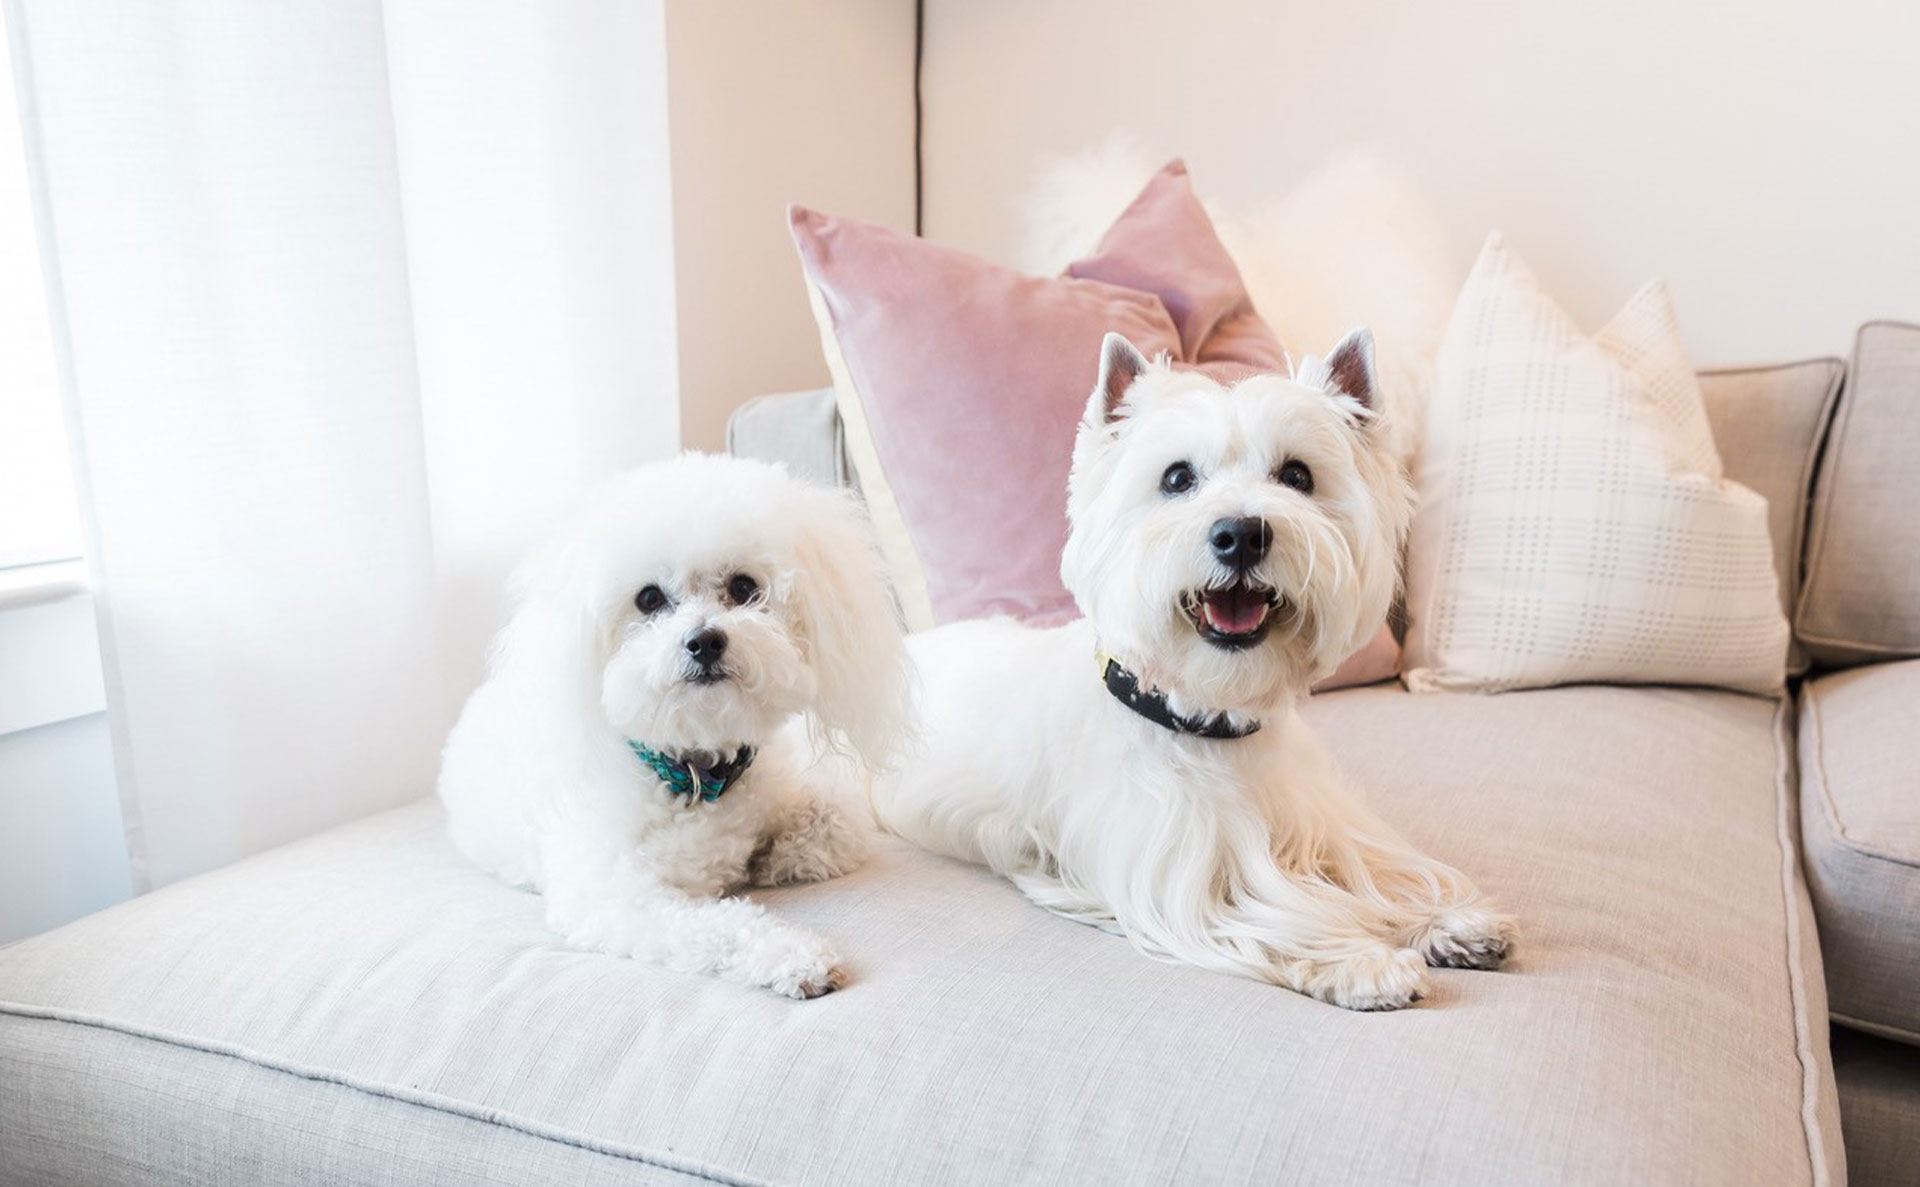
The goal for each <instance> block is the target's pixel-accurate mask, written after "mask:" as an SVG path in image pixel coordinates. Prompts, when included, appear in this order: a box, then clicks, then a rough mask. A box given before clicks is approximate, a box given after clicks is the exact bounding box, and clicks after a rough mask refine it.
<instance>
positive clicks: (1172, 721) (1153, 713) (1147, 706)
mask: <svg viewBox="0 0 1920 1187" xmlns="http://www.w3.org/2000/svg"><path fill="white" fill-rule="evenodd" d="M1096 658H1097V659H1098V660H1099V661H1100V678H1101V680H1102V681H1103V682H1105V684H1106V686H1107V691H1108V692H1110V693H1112V694H1113V699H1114V700H1116V701H1119V702H1120V703H1121V704H1123V705H1125V706H1126V707H1127V708H1129V709H1131V710H1133V711H1134V712H1135V713H1138V714H1139V715H1140V716H1142V717H1144V718H1146V719H1147V720H1148V721H1151V722H1152V723H1153V724H1155V725H1157V726H1159V727H1161V728H1162V729H1169V730H1172V731H1173V732H1174V733H1176V734H1191V735H1193V736H1194V737H1196V738H1218V739H1221V740H1223V741H1231V740H1233V739H1235V738H1244V737H1246V736H1247V735H1248V734H1252V733H1257V732H1259V729H1260V723H1259V722H1257V721H1250V722H1248V723H1247V724H1245V725H1236V724H1235V723H1234V721H1233V719H1232V718H1230V717H1228V716H1227V715H1226V714H1225V713H1216V714H1214V715H1213V716H1211V717H1184V716H1182V715H1181V714H1178V713H1175V712H1174V711H1173V710H1172V709H1171V708H1169V707H1168V706H1167V698H1166V697H1165V696H1163V695H1161V694H1160V693H1157V692H1154V691H1153V690H1152V689H1144V688H1141V687H1140V678H1139V677H1137V676H1135V675H1134V674H1133V673H1132V672H1129V671H1127V670H1126V669H1125V668H1123V667H1121V666H1120V661H1119V660H1117V659H1115V658H1113V657H1112V656H1110V655H1108V654H1107V653H1106V652H1104V651H1102V652H1100V653H1098V655H1097V656H1096Z"/></svg>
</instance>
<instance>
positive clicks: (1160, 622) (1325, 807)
mask: <svg viewBox="0 0 1920 1187" xmlns="http://www.w3.org/2000/svg"><path fill="white" fill-rule="evenodd" d="M1375 388H1376V383H1375V376H1374V370H1373V347H1372V339H1371V337H1370V335H1369V334H1368V333H1367V332H1366V331H1365V330H1356V331H1354V332H1353V333H1351V334H1349V335H1348V336H1347V337H1346V338H1344V339H1343V340H1342V341H1341V342H1340V344H1339V345H1338V346H1336V347H1335V348H1334V349H1333V351H1332V352H1331V353H1330V354H1329V355H1328V356H1327V357H1326V359H1324V360H1318V361H1316V360H1308V362H1307V364H1306V365H1304V366H1303V367H1302V368H1301V371H1300V373H1299V375H1298V376H1297V377H1296V378H1286V377H1282V376H1278V375H1261V376H1255V377H1252V378H1248V379H1245V380H1243V381H1241V382H1238V383H1236V384H1234V385H1233V386H1232V387H1223V386H1222V385H1221V384H1219V383H1216V382H1214V381H1213V380H1212V379H1210V378H1208V377H1207V376H1205V375H1203V374H1199V373H1197V372H1192V371H1180V370H1174V369H1170V368H1169V367H1167V366H1165V365H1150V364H1149V363H1148V362H1147V361H1146V360H1145V359H1143V358H1142V357H1141V356H1140V354H1139V352H1138V351H1136V350H1135V349H1134V348H1133V346H1132V345H1131V344H1130V343H1129V342H1127V340H1126V339H1124V338H1122V337H1120V336H1119V335H1113V334H1110V335H1108V337H1107V339H1106V342H1105V343H1104V344H1103V347H1102V352H1101V360H1100V372H1099V380H1098V383H1097V385H1096V387H1095V389H1094V392H1093V395H1092V398H1091V399H1090V400H1089V401H1088V404H1087V410H1086V415H1085V417H1084V419H1083V420H1082V422H1081V425H1080V428H1079V431H1078V439H1077V441H1076V443H1075V446H1074V453H1073V465H1072V473H1071V477H1070V479H1069V484H1068V517H1069V520H1070V525H1071V526H1070V532H1069V537H1068V540H1067V545H1066V550H1065V553H1064V555H1063V556H1062V559H1061V575H1062V577H1063V578H1064V580H1065V582H1066V586H1067V588H1068V589H1069V590H1070V591H1071V592H1072V593H1073V596H1074V598H1075V600H1076V601H1077V602H1078V603H1079V606H1080V609H1081V610H1082V612H1083V613H1084V614H1085V618H1083V619H1080V620H1078V621H1075V622H1072V623H1069V624H1067V625H1065V626H1061V627H1056V628H1053V629H1050V630H1038V629H1032V628H1027V627H1023V626H1020V625H1018V624H1016V623H1013V622H1011V621H1008V620H1005V619H1000V620H994V621H987V622H969V623H960V624H955V625H952V626H947V627H942V628H940V629H938V630H935V631H931V632H928V633H927V634H925V635H921V636H918V637H916V638H915V639H914V640H912V641H911V643H910V650H911V651H912V653H913V654H914V656H915V658H916V659H917V660H918V662H919V665H920V672H921V680H922V684H923V699H924V706H925V708H924V719H923V725H922V728H923V733H924V738H923V745H924V748H925V754H924V757H922V758H920V759H917V760H916V761H914V762H912V763H910V764H908V765H907V766H906V768H905V769H904V770H903V771H902V772H901V773H900V774H899V776H898V777H896V778H893V779H891V780H885V781H882V782H881V783H879V784H877V785H876V787H875V788H874V794H875V804H874V806H875V809H876V811H877V813H878V814H879V816H880V819H881V821H882V822H883V823H884V824H886V825H887V826H888V827H889V828H891V829H892V830H894V831H895V832H898V833H900V834H901V835H903V836H905V837H907V838H908V839H909V840H912V841H915V842H917V843H919V844H920V845H922V846H924V847H926V848H929V849H933V850H935V851H938V852H942V853H947V854H950V855H953V856H956V857H960V858H964V859H967V860H970V861H975V862H980V863H983V864H985V865H988V866H991V867H992V868H993V869H995V870H997V871H999V872H1000V873H1002V874H1004V875H1006V876H1007V877H1009V878H1010V879H1012V880H1013V882H1014V883H1015V884H1016V885H1018V886H1019V887H1020V889H1021V890H1022V891H1024V892H1025V893H1026V895H1027V896H1028V897H1029V898H1031V899H1032V900H1033V901H1034V902H1036V903H1039V904H1040V905H1041V906H1043V907H1046V908H1048V909H1050V910H1053V911H1056V912H1059V913H1060V914H1062V915H1066V916H1068V917H1070V918H1074V919H1078V920H1082V921H1084V922H1087V923H1092V924H1095V925H1097V926H1101V927H1104V928H1106V929H1108V930H1112V931H1117V932H1119V933H1121V934H1123V935H1125V936H1126V937H1127V938H1128V939H1130V940H1131V941H1132V942H1133V943H1134V944H1135V945H1136V946H1138V947H1139V948H1141V949H1142V950H1144V951H1146V952H1148V953H1150V954H1153V955H1156V956H1160V957H1164V958H1169V959H1174V960H1180V961H1186V962H1190V963H1192V964H1196V965H1201V966H1204V967H1206V968H1211V969H1218V970H1222V971H1226V972H1231V973H1238V974H1242V975H1245V976H1250V977H1256V978H1259V979H1261V980H1265V981H1269V982H1272V983H1275V984H1279V985H1284V986H1286V987H1288V988H1290V989H1295V990H1298V991H1300V992H1302V993H1306V994H1310V995H1312V996H1314V997H1317V998H1320V999H1321V1000H1323V1001H1328V1002H1332V1003H1334V1004H1336V1005H1340V1006H1345V1007H1348V1008H1350V1009H1359V1010H1383V1009H1396V1008H1398V1007H1401V1006H1405V1005H1408V1004H1409V1003H1411V1002H1414V1001H1417V1000H1418V999H1419V998H1420V996H1421V994H1422V992H1423V991H1424V989H1425V987H1426V967H1427V965H1429V964H1433V965H1444V966H1452V967H1469V968H1491V967H1493V966H1495V965H1497V964H1499V963H1500V961H1501V960H1502V959H1503V958H1504V956H1505V955H1506V952H1507V950H1508V948H1509V946H1510V945H1511V944H1512V942H1513V929H1512V925H1511V924H1510V923H1509V922H1508V920H1506V919H1505V918H1504V917H1502V916H1500V915H1497V914H1495V913H1494V912H1493V911H1492V910H1491V909H1489V907H1488V906H1487V905H1486V904H1485V903H1484V902H1482V901H1481V899H1480V896H1479V895H1478V893H1477V892H1476V891H1475V890H1474V888H1473V886H1472V884H1470V883H1469V882H1468V881H1467V879H1466V878H1465V877H1464V876H1462V875H1461V874H1459V873H1458V872H1456V871H1454V870H1452V869H1450V868H1448V867H1447V866H1445V865H1442V864H1441V863H1440V862H1437V861H1434V860H1433V859H1431V858H1428V857H1425V856H1423V855H1421V854H1420V853H1419V852H1417V851H1416V850H1414V849H1413V848H1412V847H1411V846H1409V845H1408V844H1407V843H1406V842H1405V841H1403V840H1401V839H1400V838H1399V836H1397V835H1396V834H1395V833H1394V831H1393V830H1392V829H1391V828H1389V827H1388V826H1387V825H1386V824H1384V823H1383V822H1382V821H1381V820H1380V819H1379V818H1378V817H1376V816H1375V815H1374V814H1373V813H1372V812H1371V811H1369V810H1368V809H1367V808H1366V806H1365V805H1364V804H1363V803H1362V802H1361V800H1360V799H1359V798H1358V797H1357V796H1355V795H1354V794H1353V793H1352V792H1351V791H1349V790H1348V789H1347V787H1345V786H1344V785H1343V784H1342V782H1341V780H1340V778H1339V776H1338V774H1337V773H1336V771H1335V769H1334V767H1333V765H1332V763H1331V761H1330V760H1329V758H1328V757H1327V755H1326V754H1325V753H1324V752H1323V751H1322V749H1321V747H1320V746H1319V744H1318V743H1317V742H1316V741H1315V739H1314V737H1313V735H1312V734H1311V733H1310V732H1309V731H1308V729H1307V727H1306V725H1305V724H1304V723H1303V722H1302V721H1301V719H1300V717H1299V714H1298V713H1297V712H1296V706H1297V704H1298V703H1299V701H1300V700H1301V698H1302V697H1304V696H1305V695H1306V693H1307V689H1308V687H1309V686H1310V685H1311V684H1312V683H1313V682H1314V681H1315V680H1318V679H1320V678H1322V677H1324V676H1326V675H1327V674H1329V673H1330V672H1332V671H1333V670H1334V668H1335V667H1336V666H1337V665H1338V664H1339V663H1340V661H1341V660H1342V659H1343V658H1345V657H1346V656H1347V655H1348V654H1349V653H1351V652H1352V651H1353V650H1354V649H1355V648H1357V647H1358V646H1360V644H1361V643H1362V642H1363V641H1364V640H1365V639H1366V638H1367V637H1368V636H1369V635H1370V634H1371V633H1372V632H1373V631H1375V630H1376V629H1377V628H1378V627H1379V624H1380V622H1381V620H1382V619H1383V617H1384V616H1385V615H1386V612H1387V608H1388V603H1389V602H1390V601H1391V599H1392V597H1393V592H1394V588H1395V584H1396V578H1397V563H1396V562H1397V554H1398V549H1399V545H1400V542H1401V540H1402V539H1403V538H1404V536H1405V534H1406V529H1407V522H1408V519H1409V516H1410V514H1411V510H1410V508H1411V493H1410V490H1409V488H1408V484H1407V482H1406V479H1405V478H1404V476H1403V475H1402V473H1401V472H1400V470H1399V468H1398V467H1397V466H1396V465H1395V464H1394V462H1393V461H1392V459H1391V458H1390V457H1389V456H1388V454H1387V452H1386V450H1385V449H1384V448H1383V442H1382V439H1381V438H1382V433H1381V426H1380V424H1379V422H1378V419H1377V418H1376V417H1375V416H1374V414H1373V411H1372V408H1371V405H1372V403H1373V399H1374V392H1375ZM1096 657H1097V663H1096Z"/></svg>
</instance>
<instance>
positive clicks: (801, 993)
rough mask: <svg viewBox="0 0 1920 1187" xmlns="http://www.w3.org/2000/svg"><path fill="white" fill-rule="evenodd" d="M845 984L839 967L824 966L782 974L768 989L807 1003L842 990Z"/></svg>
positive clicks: (842, 971) (843, 970) (843, 975)
mask: <svg viewBox="0 0 1920 1187" xmlns="http://www.w3.org/2000/svg"><path fill="white" fill-rule="evenodd" d="M846 984H847V971H846V970H845V969H843V968H841V967H840V966H839V965H833V964H824V965H812V966H810V967H808V968H805V969H796V970H794V971H792V972H791V973H786V974H783V975H782V976H780V977H778V978H776V979H775V981H774V983H773V985H771V986H770V987H769V988H771V989H773V990H774V991H775V992H776V993H782V994H785V995H786V996H787V997H790V998H793V999H794V1000H795V1001H807V1000H808V999H810V998H816V997H823V996H825V995H826V994H829V993H832V992H833V991H834V990H836V989H843V988H845V987H846Z"/></svg>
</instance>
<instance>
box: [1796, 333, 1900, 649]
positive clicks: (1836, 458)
mask: <svg viewBox="0 0 1920 1187" xmlns="http://www.w3.org/2000/svg"><path fill="white" fill-rule="evenodd" d="M1916 506H1920V325H1903V324H1901V323H1898V322H1869V323H1867V324H1866V325H1864V326H1862V327H1861V328H1860V332H1859V334H1858V336H1857V337H1856V338H1855V339H1854V348H1853V366H1852V368H1851V370H1850V372H1849V374H1848V379H1847V386H1846V390H1845V391H1844V392H1843V393H1842V394H1841V397H1840V410H1839V412H1838V414H1837V415H1836V416H1835V419H1834V422H1833V439H1832V443H1831V444H1830V445H1829V446H1828V449H1827V454H1826V458H1825V461H1824V462H1823V463H1822V465H1821V467H1820V477H1819V480H1818V483H1817V486H1816V488H1815V490H1814V497H1813V526H1812V528H1811V529H1810V532H1809V535H1808V539H1807V579H1806V588H1805V590H1804V591H1802V593H1801V595H1800V606H1799V614H1798V617H1797V618H1796V620H1795V623H1794V633H1795V634H1797V635H1798V636H1799V637H1800V641H1801V642H1802V643H1803V644H1804V645H1805V646H1806V648H1807V650H1808V651H1809V653H1811V655H1812V656H1813V658H1814V660H1815V661H1816V662H1818V663H1820V664H1822V665H1825V666H1840V665H1845V664H1852V663H1861V662H1865V661H1869V660H1876V659H1888V658H1893V657H1898V656H1908V655H1920V516H1916V515H1915V514H1914V508H1915V507H1916Z"/></svg>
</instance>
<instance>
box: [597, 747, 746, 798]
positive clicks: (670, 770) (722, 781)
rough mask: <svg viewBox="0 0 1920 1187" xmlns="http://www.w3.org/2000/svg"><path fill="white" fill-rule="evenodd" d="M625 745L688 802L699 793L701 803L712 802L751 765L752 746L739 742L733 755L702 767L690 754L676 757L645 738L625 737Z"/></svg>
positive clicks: (736, 781) (661, 780)
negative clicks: (740, 744) (689, 756)
mask: <svg viewBox="0 0 1920 1187" xmlns="http://www.w3.org/2000/svg"><path fill="white" fill-rule="evenodd" d="M627 745H628V746H629V747H631V748H632V750H633V753H634V754H635V755H636V756H638V757H639V759H640V761H641V762H643V763H646V764H647V766H648V767H649V768H650V769H651V770H652V771H653V773H654V774H656V775H658V776H660V782H662V783H664V784H666V785H667V789H668V790H670V791H671V792H673V794H674V795H677V796H680V795H683V796H686V797H687V800H688V802H689V803H691V802H692V800H693V797H694V796H696V795H698V796H699V797H700V799H701V801H702V802H703V803H708V804H711V803H712V802H713V801H715V800H717V799H719V798H720V797H721V796H722V795H724V794H726V790H727V788H729V787H732V786H733V785H734V784H735V783H738V782H739V781H740V776H742V775H744V774H746V773H747V768H748V767H750V766H752V765H753V747H751V746H742V747H741V748H740V749H739V750H737V751H735V752H734V755H733V757H732V758H730V759H728V760H727V761H725V762H723V763H721V764H719V765H718V766H712V767H702V766H699V765H697V764H695V763H694V761H693V760H692V759H691V758H685V757H681V758H676V757H674V756H672V755H670V754H665V753H662V752H661V751H658V750H655V749H653V748H652V747H650V746H648V745H647V744H646V743H645V742H636V741H634V740H633V739H632V738H628V739H627Z"/></svg>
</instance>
